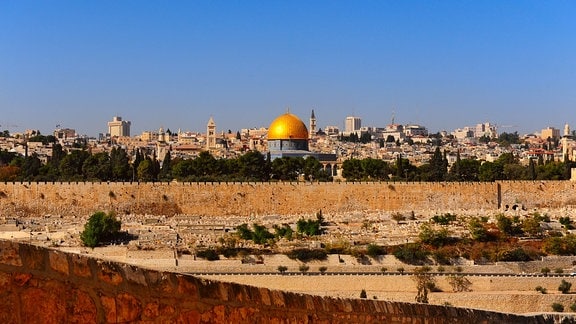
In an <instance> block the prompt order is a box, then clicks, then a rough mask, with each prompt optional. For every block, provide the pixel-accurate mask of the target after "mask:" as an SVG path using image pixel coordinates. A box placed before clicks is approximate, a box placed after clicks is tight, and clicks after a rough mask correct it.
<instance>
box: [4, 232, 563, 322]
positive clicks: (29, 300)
mask: <svg viewBox="0 0 576 324" xmlns="http://www.w3.org/2000/svg"><path fill="white" fill-rule="evenodd" d="M0 310H1V311H0V322H2V323H128V322H150V323H168V322H169V323H447V322H449V323H553V322H560V320H561V319H562V316H561V315H534V316H518V315H512V314H504V313H496V312H488V311H480V310H473V309H464V308H455V307H448V306H434V305H426V304H411V303H399V302H387V301H377V300H362V299H335V298H328V297H320V296H311V295H303V294H295V293H289V292H282V291H274V290H269V289H265V288H256V287H250V286H244V285H238V284H233V283H224V282H217V281H210V280H205V279H200V278H196V277H193V276H187V275H182V274H177V273H169V272H157V271H152V270H146V269H142V268H138V267H135V266H131V265H126V264H121V263H114V262H106V261H102V260H98V259H93V258H89V257H87V256H85V255H80V254H71V253H65V252H61V251H57V250H51V249H46V248H42V247H38V246H33V245H28V244H19V243H16V242H11V241H0Z"/></svg>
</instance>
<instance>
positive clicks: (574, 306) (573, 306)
mask: <svg viewBox="0 0 576 324" xmlns="http://www.w3.org/2000/svg"><path fill="white" fill-rule="evenodd" d="M570 310H571V311H572V312H573V313H576V303H574V304H572V305H570Z"/></svg>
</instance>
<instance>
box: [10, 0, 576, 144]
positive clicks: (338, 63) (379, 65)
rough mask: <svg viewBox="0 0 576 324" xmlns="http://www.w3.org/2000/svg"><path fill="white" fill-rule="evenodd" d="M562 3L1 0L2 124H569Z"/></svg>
mask: <svg viewBox="0 0 576 324" xmlns="http://www.w3.org/2000/svg"><path fill="white" fill-rule="evenodd" d="M575 17H576V2H573V1H554V2H543V1H531V0H527V1H521V2H512V1H452V0H447V1H416V0H413V1H368V0H367V1H360V2H356V1H328V0H326V1H322V0H321V1H313V2H308V1H172V2H168V3H165V2H160V1H144V0H142V1H135V0H131V1H130V0H127V1H65V0H61V1H46V2H39V1H33V2H25V1H16V0H5V1H2V2H0V125H1V126H0V128H1V129H9V130H10V131H11V132H18V131H23V130H25V129H39V130H41V132H42V133H43V134H49V133H51V131H52V130H53V129H54V128H55V126H56V125H60V126H61V127H68V128H74V129H76V130H77V131H78V132H79V133H81V134H88V135H90V136H96V135H97V134H98V133H105V132H106V131H107V129H106V123H107V122H108V121H110V120H112V117H113V116H116V115H118V116H121V117H123V119H125V120H130V121H131V122H132V134H139V133H140V132H142V131H144V130H156V129H158V128H159V127H161V126H162V127H164V128H165V129H167V128H169V129H171V130H172V131H176V130H178V129H182V130H192V131H204V130H205V128H206V123H207V121H208V119H209V118H210V116H212V117H213V118H214V120H215V122H216V124H217V127H218V131H225V130H228V129H231V130H232V131H236V130H239V129H241V128H249V127H262V126H264V127H267V126H268V125H269V124H270V122H271V121H272V120H273V119H274V118H275V117H276V116H278V115H280V114H281V113H283V112H284V111H285V110H286V107H290V110H291V112H293V113H295V114H297V115H298V116H299V117H300V118H302V119H303V120H307V119H308V117H309V116H310V112H311V110H312V109H314V110H315V113H316V117H317V119H318V126H319V127H322V128H323V127H325V126H327V125H335V126H339V127H342V125H343V121H344V118H345V117H346V116H349V115H354V116H358V117H361V118H362V123H363V125H364V126H384V125H386V124H388V123H389V122H390V120H391V118H392V115H393V114H394V115H395V118H396V121H397V122H399V123H410V122H412V123H419V124H422V125H424V126H426V127H428V129H429V130H430V132H436V131H439V130H448V131H451V130H453V129H454V128H458V127H463V126H472V125H475V124H477V123H481V122H492V123H496V124H498V125H516V126H517V127H515V128H512V129H505V130H503V131H518V132H519V133H521V134H522V133H528V132H534V131H539V130H540V129H542V128H545V127H547V126H552V127H556V128H559V129H562V127H563V125H564V124H565V123H568V124H569V125H570V126H571V127H572V129H574V128H576V117H575V114H574V111H575V108H576V91H574V89H576V60H575V59H574V58H575V57H576V37H574V35H573V33H574V30H576V19H575Z"/></svg>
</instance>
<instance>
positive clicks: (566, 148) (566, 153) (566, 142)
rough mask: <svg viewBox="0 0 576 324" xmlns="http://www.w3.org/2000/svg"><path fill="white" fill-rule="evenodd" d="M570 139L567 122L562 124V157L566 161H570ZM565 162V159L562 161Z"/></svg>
mask: <svg viewBox="0 0 576 324" xmlns="http://www.w3.org/2000/svg"><path fill="white" fill-rule="evenodd" d="M572 152H573V150H572V139H571V138H570V126H569V125H568V123H566V125H564V136H562V157H563V158H564V159H567V160H568V161H572V154H573V153H572ZM564 162H566V161H564Z"/></svg>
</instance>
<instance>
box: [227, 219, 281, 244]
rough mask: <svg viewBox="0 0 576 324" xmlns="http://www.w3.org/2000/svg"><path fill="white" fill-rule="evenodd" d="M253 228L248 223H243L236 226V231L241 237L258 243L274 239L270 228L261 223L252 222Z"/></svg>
mask: <svg viewBox="0 0 576 324" xmlns="http://www.w3.org/2000/svg"><path fill="white" fill-rule="evenodd" d="M252 228H253V229H254V230H251V229H250V228H248V224H242V225H239V226H237V227H236V232H237V233H238V236H240V238H241V239H244V240H251V241H254V243H256V244H265V243H267V242H268V240H270V239H273V238H274V235H273V234H272V233H270V232H269V231H268V229H267V228H266V227H265V226H263V225H260V224H257V223H254V224H252Z"/></svg>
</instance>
